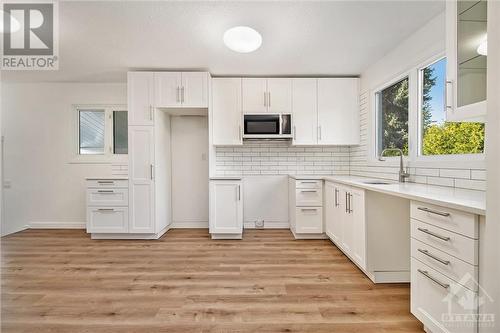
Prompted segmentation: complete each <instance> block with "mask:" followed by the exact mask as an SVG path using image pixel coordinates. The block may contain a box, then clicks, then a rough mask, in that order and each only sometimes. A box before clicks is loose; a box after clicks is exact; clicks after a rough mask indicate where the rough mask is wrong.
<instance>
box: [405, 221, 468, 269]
mask: <svg viewBox="0 0 500 333" xmlns="http://www.w3.org/2000/svg"><path fill="white" fill-rule="evenodd" d="M411 237H412V238H415V239H417V240H419V241H421V242H423V243H425V244H427V245H430V246H432V247H435V248H437V249H438V250H441V251H443V252H446V253H448V254H450V255H452V256H454V257H457V258H459V259H462V260H463V261H466V262H468V263H469V264H472V265H477V264H478V246H477V245H478V244H477V240H476V239H472V238H468V237H465V236H462V235H459V234H456V233H453V232H450V231H448V230H444V229H441V228H438V227H435V226H433V225H431V224H427V223H423V222H421V221H418V220H415V219H411Z"/></svg>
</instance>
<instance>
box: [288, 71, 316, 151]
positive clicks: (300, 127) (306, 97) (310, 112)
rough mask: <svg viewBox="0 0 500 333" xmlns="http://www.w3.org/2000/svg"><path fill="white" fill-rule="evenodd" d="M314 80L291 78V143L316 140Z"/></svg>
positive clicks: (306, 142) (314, 141)
mask: <svg viewBox="0 0 500 333" xmlns="http://www.w3.org/2000/svg"><path fill="white" fill-rule="evenodd" d="M316 82H317V80H316V79H293V80H292V91H293V93H292V105H293V117H292V122H293V143H294V144H296V145H313V144H316V143H317V142H318V141H317V129H318V107H317V106H318V104H317V103H318V101H317V98H316V97H317V89H316V88H317V87H316Z"/></svg>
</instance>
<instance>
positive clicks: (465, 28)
mask: <svg viewBox="0 0 500 333" xmlns="http://www.w3.org/2000/svg"><path fill="white" fill-rule="evenodd" d="M487 3H488V2H487V1H477V2H472V1H446V99H445V102H446V120H447V121H480V122H484V121H485V120H486V90H487V84H486V83H487V55H483V54H480V53H479V52H478V47H479V46H480V45H481V44H482V43H483V42H486V33H487V25H488V22H487V21H488V9H487Z"/></svg>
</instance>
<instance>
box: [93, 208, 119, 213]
mask: <svg viewBox="0 0 500 333" xmlns="http://www.w3.org/2000/svg"><path fill="white" fill-rule="evenodd" d="M97 210H98V211H99V212H114V211H115V210H114V209H113V208H98V209H97Z"/></svg>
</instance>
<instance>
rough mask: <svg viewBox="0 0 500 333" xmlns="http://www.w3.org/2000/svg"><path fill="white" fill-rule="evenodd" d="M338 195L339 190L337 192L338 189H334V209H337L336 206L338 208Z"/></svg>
mask: <svg viewBox="0 0 500 333" xmlns="http://www.w3.org/2000/svg"><path fill="white" fill-rule="evenodd" d="M338 195H339V190H338V189H335V207H338V206H339V199H338Z"/></svg>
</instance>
